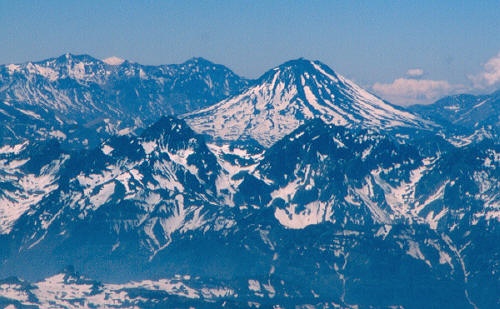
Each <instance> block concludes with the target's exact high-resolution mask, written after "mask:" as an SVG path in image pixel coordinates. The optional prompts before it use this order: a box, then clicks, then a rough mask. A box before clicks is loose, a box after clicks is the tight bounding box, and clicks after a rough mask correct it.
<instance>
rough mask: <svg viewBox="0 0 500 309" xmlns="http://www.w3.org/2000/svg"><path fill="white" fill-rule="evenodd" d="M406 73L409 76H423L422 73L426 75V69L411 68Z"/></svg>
mask: <svg viewBox="0 0 500 309" xmlns="http://www.w3.org/2000/svg"><path fill="white" fill-rule="evenodd" d="M406 75H408V76H409V77H422V75H424V70H422V69H409V70H408V71H407V72H406Z"/></svg>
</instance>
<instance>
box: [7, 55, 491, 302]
mask: <svg viewBox="0 0 500 309" xmlns="http://www.w3.org/2000/svg"><path fill="white" fill-rule="evenodd" d="M0 72H1V74H2V75H1V76H2V85H1V87H0V89H1V91H0V94H1V101H0V104H2V105H1V106H0V117H4V118H2V119H4V120H5V121H3V122H2V124H1V125H2V130H3V131H2V132H3V133H2V136H3V142H2V144H1V145H0V167H1V168H0V248H2V249H1V250H0V277H1V278H6V279H5V280H1V281H0V305H2V306H5V307H8V306H11V308H18V307H30V306H31V307H36V306H40V307H51V306H61V307H67V308H77V307H79V306H80V307H81V306H84V307H97V308H108V307H116V308H134V307H140V308H164V307H190V306H192V307H196V308H199V307H201V308H203V307H207V308H212V307H214V306H215V307H223V306H226V307H230V308H233V307H236V308H238V307H242V308H247V307H252V306H261V307H266V308H267V307H273V306H280V307H285V308H289V307H295V306H298V307H304V308H308V307H318V308H331V307H337V308H349V307H353V308H356V307H359V308H373V307H375V308H394V307H398V308H432V307H443V308H449V307H453V308H476V307H477V308H494V307H497V306H498V305H499V304H500V303H499V302H500V298H499V296H498V291H499V290H500V277H499V273H500V262H499V261H500V246H497V245H496V244H498V243H500V231H499V223H500V221H499V220H500V141H499V138H498V121H495V119H498V110H499V109H498V108H496V107H497V106H498V99H497V97H498V94H492V95H485V96H478V97H474V96H458V97H450V98H444V99H443V100H441V101H438V102H437V103H436V104H433V105H430V106H418V107H412V108H410V109H403V108H401V107H397V106H394V105H391V104H390V103H389V102H386V101H383V100H381V99H380V98H378V97H376V96H374V95H372V94H370V93H369V92H367V91H366V90H363V89H362V88H361V87H359V86H357V85H356V84H355V83H353V82H352V81H350V80H348V79H346V78H345V77H342V76H341V75H340V74H338V73H336V72H334V71H333V70H332V69H330V68H329V67H328V66H326V65H325V64H322V63H321V62H318V61H309V60H305V59H298V60H293V61H290V62H287V63H284V64H282V65H280V66H278V67H276V68H274V69H272V70H270V71H268V72H267V73H265V74H264V75H263V76H262V77H260V78H258V79H257V80H253V81H250V80H246V79H244V78H241V77H238V76H237V75H236V74H234V73H232V72H231V71H230V70H229V69H227V68H225V67H223V66H220V65H215V64H213V63H210V62H208V61H206V60H203V59H199V58H198V59H192V60H190V61H188V62H186V63H184V64H181V65H166V66H158V67H153V66H142V65H139V64H134V63H129V62H126V61H125V62H122V61H119V62H113V63H112V64H109V63H107V62H103V61H100V60H97V59H94V58H91V57H89V56H74V55H65V56H62V57H59V58H55V59H49V60H46V61H41V62H36V63H27V64H20V65H8V66H3V67H1V68H0ZM22 89H25V90H22ZM495 113H496V114H495ZM172 114H175V115H174V116H172ZM162 115H164V116H162ZM97 116H99V117H100V118H99V119H101V120H102V121H101V120H99V121H96V122H94V123H93V122H92V119H97V118H98V117H97ZM495 117H497V118H495ZM16 124H19V125H18V126H16ZM23 125H24V127H23ZM4 133H5V134H4ZM67 265H73V267H66V266H67Z"/></svg>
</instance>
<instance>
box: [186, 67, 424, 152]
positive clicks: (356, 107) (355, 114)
mask: <svg viewBox="0 0 500 309" xmlns="http://www.w3.org/2000/svg"><path fill="white" fill-rule="evenodd" d="M185 118H186V121H187V122H188V124H189V125H190V126H192V127H193V128H194V130H195V131H197V132H199V133H205V134H208V135H212V136H214V137H215V138H220V139H222V140H237V139H255V140H257V141H258V142H259V143H260V144H262V145H263V146H266V147H268V146H270V145H272V144H274V143H275V142H276V141H278V140H280V139H281V138H282V137H283V136H285V135H286V134H289V133H290V132H292V131H293V130H295V129H296V128H298V127H299V126H300V125H301V124H303V123H304V122H305V121H306V120H308V119H313V118H320V119H322V120H323V121H325V122H327V123H329V124H334V125H339V126H346V127H352V126H363V127H369V128H377V129H386V128H392V127H399V126H406V127H422V126H425V125H426V123H425V121H423V120H422V119H421V118H419V117H418V116H415V115H413V114H411V113H410V112H408V111H405V110H403V109H402V108H398V107H395V106H393V105H391V104H388V103H387V102H384V101H383V100H381V99H379V98H377V97H376V96H374V95H372V94H370V93H369V92H367V91H366V90H364V89H363V88H361V87H360V86H358V85H356V84H355V83H354V82H352V81H350V80H349V79H347V78H345V77H343V76H341V75H339V74H337V73H335V72H334V71H333V70H332V69H330V68H329V67H328V66H326V65H325V64H323V63H321V62H319V61H309V60H306V59H297V60H291V61H288V62H286V63H284V64H282V65H280V66H278V67H276V68H274V69H272V70H270V71H268V72H267V73H265V74H264V75H263V76H262V77H260V78H259V79H258V81H257V83H256V84H255V85H254V86H252V87H250V88H248V89H247V90H246V91H244V92H243V93H241V94H239V95H236V96H233V97H230V98H227V99H225V100H223V101H221V102H219V103H218V104H216V105H213V106H210V107H208V108H205V109H203V110H201V111H197V112H194V113H190V114H187V115H185Z"/></svg>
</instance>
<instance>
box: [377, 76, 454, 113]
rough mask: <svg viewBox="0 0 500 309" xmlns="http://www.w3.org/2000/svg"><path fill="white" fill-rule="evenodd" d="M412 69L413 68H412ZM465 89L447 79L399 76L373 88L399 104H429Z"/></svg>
mask: <svg viewBox="0 0 500 309" xmlns="http://www.w3.org/2000/svg"><path fill="white" fill-rule="evenodd" d="M410 71H411V70H410ZM462 89H463V86H461V85H452V84H450V83H449V82H447V81H445V80H428V79H411V78H398V79H396V80H394V81H393V82H392V83H390V84H382V83H375V84H374V85H373V90H374V91H375V93H377V94H378V95H380V96H381V97H382V98H384V99H386V100H388V101H389V102H392V103H394V104H399V105H412V104H429V103H433V102H435V101H436V100H438V99H440V98H442V97H444V96H446V95H450V94H453V93H457V92H459V91H460V90H462Z"/></svg>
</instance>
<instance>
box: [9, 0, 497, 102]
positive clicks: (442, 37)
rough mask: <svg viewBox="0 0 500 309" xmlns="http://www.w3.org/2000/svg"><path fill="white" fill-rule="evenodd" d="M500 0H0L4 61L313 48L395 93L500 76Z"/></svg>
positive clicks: (154, 60) (240, 57)
mask: <svg viewBox="0 0 500 309" xmlns="http://www.w3.org/2000/svg"><path fill="white" fill-rule="evenodd" d="M499 29H500V1H498V0H497V1H488V0H482V1H445V0H442V1H426V0H421V1H376V0H372V1H222V0H220V1H112V0H109V1H92V0H88V1H51V0H46V1H23V0H16V1H11V0H0V46H2V48H0V63H2V64H7V63H20V62H26V61H31V60H33V61H35V60H42V59H45V58H50V57H54V56H59V55H61V54H64V53H66V52H70V53H74V54H81V53H85V54H90V55H92V56H95V57H97V58H101V59H103V58H106V57H109V56H112V55H115V56H119V57H121V58H125V59H128V60H131V61H136V62H139V63H142V64H167V63H180V62H183V61H185V60H187V59H189V58H191V57H193V56H201V57H204V58H207V59H209V60H211V61H214V62H217V63H221V64H224V65H226V66H228V67H229V68H231V69H232V70H234V71H235V72H236V73H237V74H240V75H243V76H245V77H250V78H255V77H258V76H259V75H260V74H262V73H264V72H265V71H267V70H268V69H270V68H272V67H274V66H276V65H279V64H281V63H282V62H285V61H286V60H289V59H293V58H298V57H305V58H309V59H315V60H316V59H317V60H320V61H322V62H324V63H326V64H327V65H329V66H330V67H332V68H333V69H334V70H335V71H337V72H338V73H340V74H342V75H344V76H346V77H348V78H351V79H353V80H354V81H356V82H357V83H358V84H360V85H361V86H363V87H365V88H368V89H369V90H371V91H373V92H375V93H377V94H379V95H381V96H382V97H384V98H386V99H389V100H390V101H393V102H394V103H398V104H408V103H429V102H431V101H432V100H434V99H435V98H438V97H440V96H442V95H445V94H449V93H456V92H477V93H481V92H483V93H487V92H491V91H493V90H495V89H499V88H500V30H499Z"/></svg>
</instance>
